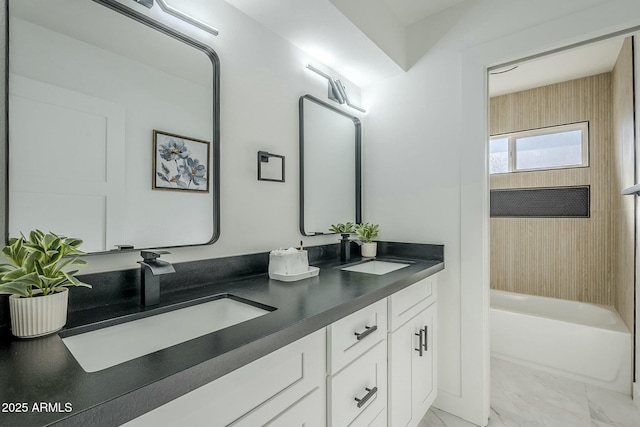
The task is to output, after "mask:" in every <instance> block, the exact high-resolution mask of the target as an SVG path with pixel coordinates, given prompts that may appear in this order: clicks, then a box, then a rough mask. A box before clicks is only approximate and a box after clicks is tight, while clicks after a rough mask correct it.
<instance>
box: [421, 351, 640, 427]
mask: <svg viewBox="0 0 640 427" xmlns="http://www.w3.org/2000/svg"><path fill="white" fill-rule="evenodd" d="M473 426H474V425H473V424H471V423H468V422H466V421H464V420H462V419H460V418H458V417H455V416H453V415H451V414H449V413H447V412H444V411H441V410H439V409H436V408H432V409H431V410H430V411H429V412H428V413H427V415H426V416H425V417H424V418H423V419H422V421H420V424H418V427H473ZM612 426H615V427H640V411H638V409H637V408H636V406H635V405H634V403H633V401H632V400H631V397H630V396H627V395H624V394H620V393H616V392H613V391H609V390H605V389H602V388H599V387H595V386H592V385H588V384H584V383H581V382H578V381H573V380H569V379H566V378H562V377H559V376H556V375H552V374H548V373H546V372H542V371H538V370H534V369H530V368H527V367H524V366H520V365H516V364H513V363H510V362H506V361H504V360H500V359H496V358H491V415H490V418H489V427H612Z"/></svg>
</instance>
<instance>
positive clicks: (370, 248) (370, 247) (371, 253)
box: [360, 242, 378, 258]
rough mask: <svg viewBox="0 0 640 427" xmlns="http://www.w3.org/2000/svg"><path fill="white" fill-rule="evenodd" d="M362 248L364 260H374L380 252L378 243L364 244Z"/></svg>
mask: <svg viewBox="0 0 640 427" xmlns="http://www.w3.org/2000/svg"><path fill="white" fill-rule="evenodd" d="M360 248H361V251H362V256H363V257H364V258H373V257H375V256H376V252H377V250H378V243H377V242H371V243H363V244H362V246H361V247H360Z"/></svg>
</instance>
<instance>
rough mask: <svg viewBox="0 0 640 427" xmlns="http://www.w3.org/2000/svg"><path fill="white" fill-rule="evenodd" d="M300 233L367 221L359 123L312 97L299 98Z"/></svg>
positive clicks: (321, 231)
mask: <svg viewBox="0 0 640 427" xmlns="http://www.w3.org/2000/svg"><path fill="white" fill-rule="evenodd" d="M299 113H300V232H301V233H302V234H303V235H305V236H315V235H321V234H328V233H330V232H329V227H330V226H331V224H336V223H345V222H353V223H360V222H362V202H361V199H362V189H361V186H362V178H361V174H362V173H361V169H362V168H361V162H362V161H361V154H362V129H361V123H360V119H359V118H357V117H355V116H352V115H350V114H348V113H345V112H344V111H342V110H340V109H338V108H335V107H333V106H332V105H329V104H327V103H326V102H323V101H321V100H319V99H318V98H316V97H314V96H311V95H304V96H302V97H300V101H299Z"/></svg>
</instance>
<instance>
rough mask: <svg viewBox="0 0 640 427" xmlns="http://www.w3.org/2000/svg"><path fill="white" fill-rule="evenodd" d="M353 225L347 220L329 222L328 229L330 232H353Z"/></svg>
mask: <svg viewBox="0 0 640 427" xmlns="http://www.w3.org/2000/svg"><path fill="white" fill-rule="evenodd" d="M354 227H355V225H354V224H353V223H352V222H347V223H346V224H331V228H329V231H331V232H332V233H340V234H347V233H353V232H354V231H355V228H354Z"/></svg>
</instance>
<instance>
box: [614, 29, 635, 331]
mask: <svg viewBox="0 0 640 427" xmlns="http://www.w3.org/2000/svg"><path fill="white" fill-rule="evenodd" d="M611 88H612V102H613V146H614V157H613V176H612V184H613V185H612V191H611V196H612V206H613V217H612V219H613V237H614V246H613V254H612V256H613V257H612V271H613V284H614V288H613V298H612V304H613V305H615V307H616V310H617V311H618V313H620V316H621V317H622V319H623V320H624V322H625V324H626V325H627V327H628V328H629V330H631V331H633V307H634V294H633V288H634V275H635V273H634V271H635V265H634V260H635V253H634V246H635V228H634V217H635V200H634V197H633V196H622V195H620V193H621V192H622V190H623V189H625V188H627V187H631V186H632V185H634V184H635V177H634V175H635V171H634V170H635V149H634V145H635V144H634V141H635V135H634V126H635V125H634V118H633V110H634V105H633V101H634V100H633V90H634V89H633V48H632V40H631V38H630V37H629V38H627V39H626V40H625V41H624V44H623V45H622V49H621V50H620V55H619V56H618V60H617V62H616V65H615V67H614V69H613V72H612V73H611Z"/></svg>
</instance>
